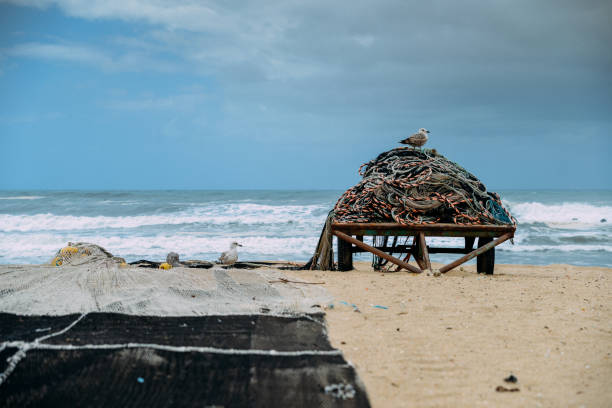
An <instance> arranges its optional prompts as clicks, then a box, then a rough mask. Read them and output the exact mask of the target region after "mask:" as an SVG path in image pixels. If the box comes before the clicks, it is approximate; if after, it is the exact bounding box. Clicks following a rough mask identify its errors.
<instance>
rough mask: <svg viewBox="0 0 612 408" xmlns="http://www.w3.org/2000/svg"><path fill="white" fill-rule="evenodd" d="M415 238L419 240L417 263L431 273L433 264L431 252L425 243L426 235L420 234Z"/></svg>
mask: <svg viewBox="0 0 612 408" xmlns="http://www.w3.org/2000/svg"><path fill="white" fill-rule="evenodd" d="M415 238H416V240H417V255H418V256H417V257H416V259H417V262H418V264H419V266H420V267H421V269H422V270H424V271H425V270H428V271H431V262H430V260H429V251H427V243H426V242H425V234H423V233H422V232H419V233H418V234H417V236H416V237H415Z"/></svg>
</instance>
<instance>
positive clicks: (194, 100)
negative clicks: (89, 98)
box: [106, 93, 206, 111]
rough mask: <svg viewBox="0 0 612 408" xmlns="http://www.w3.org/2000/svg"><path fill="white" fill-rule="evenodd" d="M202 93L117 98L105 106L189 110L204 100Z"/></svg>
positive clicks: (127, 108)
mask: <svg viewBox="0 0 612 408" xmlns="http://www.w3.org/2000/svg"><path fill="white" fill-rule="evenodd" d="M205 98H206V96H205V95H204V94H192V93H189V94H177V95H171V96H166V97H156V96H146V97H141V98H136V99H117V100H113V101H110V102H108V103H107V104H106V107H108V108H110V109H116V110H123V111H139V110H170V109H171V110H174V111H190V110H194V109H197V107H198V106H200V104H202V103H203V102H204V101H205Z"/></svg>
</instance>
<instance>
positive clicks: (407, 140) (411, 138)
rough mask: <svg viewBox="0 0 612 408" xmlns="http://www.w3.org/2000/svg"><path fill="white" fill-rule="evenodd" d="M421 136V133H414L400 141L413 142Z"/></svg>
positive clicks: (403, 142) (404, 142)
mask: <svg viewBox="0 0 612 408" xmlns="http://www.w3.org/2000/svg"><path fill="white" fill-rule="evenodd" d="M419 136H421V134H420V133H415V134H414V135H412V136H410V137H407V138H405V139H404V140H402V141H400V143H402V144H410V143H412V142H413V141H414V138H415V137H419Z"/></svg>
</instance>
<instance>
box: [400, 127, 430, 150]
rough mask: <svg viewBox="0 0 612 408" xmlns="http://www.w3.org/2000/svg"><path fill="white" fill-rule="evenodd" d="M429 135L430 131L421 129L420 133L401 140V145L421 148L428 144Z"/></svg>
mask: <svg viewBox="0 0 612 408" xmlns="http://www.w3.org/2000/svg"><path fill="white" fill-rule="evenodd" d="M428 133H429V130H427V129H423V128H420V129H419V131H418V132H417V133H415V134H414V135H412V136H410V137H408V138H406V139H404V140H400V143H401V144H407V145H410V146H412V147H414V148H416V147H421V146H423V145H424V144H425V143H427V139H428V137H427V134H428Z"/></svg>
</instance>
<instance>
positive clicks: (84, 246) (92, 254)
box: [49, 242, 125, 266]
mask: <svg viewBox="0 0 612 408" xmlns="http://www.w3.org/2000/svg"><path fill="white" fill-rule="evenodd" d="M100 262H104V263H115V264H118V265H125V259H123V258H121V257H118V256H113V254H111V253H110V252H108V251H107V250H106V249H104V248H102V247H101V246H100V245H95V244H90V243H87V242H77V243H72V242H69V243H68V245H67V246H65V247H63V248H61V249H59V250H58V251H57V252H56V253H55V256H54V257H53V259H52V260H51V261H50V262H49V263H50V264H51V265H54V266H65V265H72V266H78V265H84V264H92V263H100Z"/></svg>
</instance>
